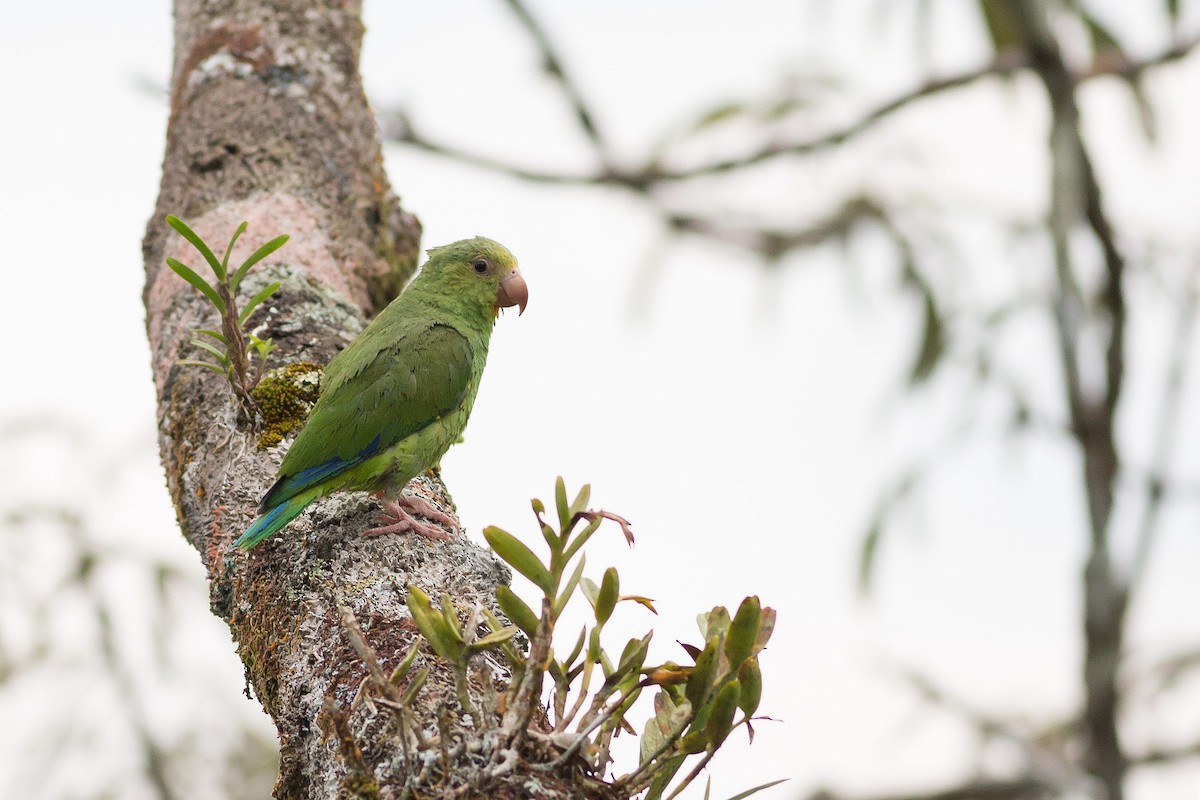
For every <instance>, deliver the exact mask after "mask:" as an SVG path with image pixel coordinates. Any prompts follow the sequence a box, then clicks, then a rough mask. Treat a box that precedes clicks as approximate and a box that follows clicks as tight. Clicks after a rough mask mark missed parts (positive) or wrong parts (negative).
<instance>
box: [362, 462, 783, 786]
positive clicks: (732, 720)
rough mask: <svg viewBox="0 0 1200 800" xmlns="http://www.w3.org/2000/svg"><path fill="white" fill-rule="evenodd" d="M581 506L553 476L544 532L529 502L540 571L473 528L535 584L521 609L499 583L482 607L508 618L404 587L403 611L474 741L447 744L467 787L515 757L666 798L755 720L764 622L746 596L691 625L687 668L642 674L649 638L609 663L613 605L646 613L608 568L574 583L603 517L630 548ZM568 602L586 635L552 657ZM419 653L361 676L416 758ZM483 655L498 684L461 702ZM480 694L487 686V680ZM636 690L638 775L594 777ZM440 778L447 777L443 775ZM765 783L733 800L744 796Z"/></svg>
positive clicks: (583, 497) (767, 618)
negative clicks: (500, 671)
mask: <svg viewBox="0 0 1200 800" xmlns="http://www.w3.org/2000/svg"><path fill="white" fill-rule="evenodd" d="M589 497H590V488H589V487H588V486H586V485H585V486H584V487H583V488H582V489H581V491H580V492H579V494H578V495H577V496H576V498H575V500H574V501H573V502H568V500H567V494H566V488H565V485H564V483H563V481H562V479H561V478H559V480H558V483H557V485H556V487H555V499H556V503H555V505H556V511H557V515H556V516H557V519H556V520H554V522H557V523H558V524H557V525H553V524H551V523H550V522H547V521H546V519H545V514H546V509H545V506H544V504H543V503H542V502H541V501H540V500H536V499H535V500H533V511H534V514H535V516H536V518H537V523H538V527H539V528H540V529H541V533H542V537H543V538H544V539H545V541H546V544H547V545H548V546H549V550H550V557H549V559H547V560H543V559H542V558H540V557H538V556H537V555H536V554H535V553H534V552H533V550H531V549H530V548H529V547H528V546H526V545H525V544H524V543H522V542H521V541H520V540H518V539H517V538H516V537H515V536H513V535H512V534H510V533H508V532H506V531H503V530H501V529H500V528H497V527H489V528H486V529H485V530H484V538H486V539H487V541H488V544H490V545H491V546H492V549H493V550H494V551H495V552H496V554H497V555H498V556H499V557H500V558H501V559H503V560H504V561H505V562H506V563H507V564H508V565H509V566H510V567H512V568H513V569H514V570H515V571H517V572H519V573H521V574H522V575H524V576H525V577H526V578H528V579H529V580H530V581H531V582H532V583H533V584H534V585H535V586H537V588H538V590H539V591H540V594H541V595H542V597H541V599H540V602H538V603H536V604H533V605H530V604H527V603H526V602H525V601H524V600H522V599H520V598H519V597H517V595H516V594H515V593H514V592H513V591H511V590H510V589H509V588H508V587H506V586H501V587H499V588H498V589H497V591H496V604H497V606H498V608H499V610H500V611H501V612H503V614H504V616H505V617H507V618H508V619H507V620H504V619H502V618H500V617H499V616H498V615H497V614H495V613H493V612H492V611H491V610H489V609H488V608H484V607H479V606H476V607H475V608H470V609H466V608H458V607H456V605H455V603H454V602H453V600H452V599H451V598H450V597H449V596H448V595H446V596H443V597H442V598H441V603H440V608H439V607H435V606H434V605H433V600H432V598H430V597H429V596H428V595H427V594H426V593H425V592H423V591H422V590H421V589H420V588H418V587H416V586H409V587H408V593H407V605H408V609H409V612H410V613H411V614H412V618H413V622H415V623H416V626H417V628H418V629H419V631H420V633H421V635H422V638H423V639H424V640H425V641H426V642H427V643H428V645H429V648H430V649H431V650H432V651H433V654H435V655H436V657H437V660H440V661H442V662H444V663H446V664H447V665H448V666H449V667H450V669H451V671H452V673H453V676H454V685H455V690H456V694H457V697H458V700H459V704H460V705H461V707H462V709H463V710H464V711H465V712H466V714H467V716H468V718H469V719H470V720H472V721H473V724H474V727H475V731H474V737H475V739H476V742H475V744H468V743H467V742H458V743H456V744H455V745H454V747H455V748H464V747H465V748H466V749H467V750H469V751H471V752H479V753H486V754H489V756H488V757H487V758H486V759H485V760H486V762H487V763H486V764H481V765H480V768H479V771H478V774H477V775H475V776H473V778H472V781H471V782H472V783H473V785H475V786H486V785H488V784H489V782H490V781H491V780H495V778H496V777H498V776H499V775H501V774H502V773H503V772H504V771H505V770H507V769H508V768H509V767H511V762H512V759H513V758H515V757H516V754H520V757H521V758H522V759H524V760H525V761H526V762H527V763H528V764H529V765H530V768H531V769H532V770H534V771H535V772H555V773H559V774H560V775H569V774H577V775H578V774H586V775H588V776H590V777H589V778H588V780H589V781H593V782H595V781H599V782H601V783H604V784H606V786H607V791H608V792H609V795H608V796H611V797H621V798H632V797H635V796H639V795H642V793H643V792H644V793H645V795H644V800H663V799H664V798H666V800H670V798H674V797H676V796H677V795H679V793H680V792H682V791H683V790H684V789H685V788H686V787H687V786H688V785H689V784H690V783H692V781H693V780H694V779H695V778H696V777H698V776H699V774H700V773H701V772H702V771H703V770H704V769H705V768H706V767H707V766H708V763H709V761H710V760H711V759H712V757H713V756H714V754H715V753H716V752H717V750H718V749H719V748H720V747H721V745H722V744H723V743H724V742H725V740H726V739H727V738H728V736H729V734H730V733H731V732H732V731H734V730H736V729H737V728H739V727H744V728H745V729H746V732H747V733H748V734H749V735H750V737H751V739H753V735H754V729H753V726H752V721H753V720H755V719H765V718H764V717H758V716H755V715H756V712H757V710H758V704H759V699H760V697H761V695H762V674H761V672H760V670H759V664H758V655H759V653H760V652H761V651H762V650H763V649H764V648H765V647H766V645H767V642H768V640H769V639H770V637H771V633H772V631H773V629H774V627H775V611H774V610H773V609H771V608H766V607H763V606H762V605H761V604H760V602H759V600H758V598H757V597H747V598H746V599H745V600H743V601H742V602H741V604H740V605H739V607H738V608H737V610H736V612H735V613H733V614H730V613H729V611H728V610H727V609H726V608H724V607H722V606H717V607H715V608H713V609H712V610H711V611H709V612H706V613H703V614H700V615H699V617H698V623H699V627H700V635H701V638H702V642H701V643H699V644H697V645H690V644H683V645H682V646H683V648H684V651H685V652H686V654H687V656H688V657H689V658H690V659H691V661H692V663H691V664H678V663H674V662H671V661H667V662H664V663H662V664H647V663H646V658H647V654H648V650H649V645H650V640H651V637H652V635H653V631H651V632H650V633H647V634H646V635H645V636H643V637H641V638H635V639H630V640H629V642H628V643H627V644H625V646H624V647H623V648H622V649H621V650H620V652H619V653H618V652H617V651H615V650H609V649H608V646H607V645H606V644H605V643H604V641H603V638H604V637H603V630H604V627H605V624H606V623H607V622H608V621H609V620H610V618H611V617H612V615H613V611H614V610H615V608H616V607H617V606H618V605H619V604H620V603H622V602H629V603H633V604H637V605H640V606H644V607H646V608H648V609H649V610H650V611H652V612H653V611H655V609H654V605H653V603H652V602H651V601H650V600H649V599H647V598H645V597H641V596H638V595H623V594H621V591H620V578H619V576H618V574H617V571H616V569H614V568H611V567H610V568H608V569H607V570H605V572H604V575H603V578H602V579H601V581H600V583H599V584H596V583H594V582H593V581H591V580H589V579H588V578H586V577H584V575H583V572H584V564H585V558H584V554H583V552H582V550H583V547H584V545H585V544H586V543H587V541H588V540H589V539H590V538H591V537H592V535H593V534H594V533H596V531H597V530H598V529H599V527H600V525H601V524H602V523H603V522H604V521H605V520H609V521H612V522H615V523H617V524H618V525H619V526H620V527H621V530H622V532H623V533H624V535H625V538H626V540H627V541H629V542H630V544H632V541H633V534H632V531H631V530H630V525H629V523H628V522H627V521H626V520H625V519H623V518H621V517H619V516H617V515H616V514H612V513H609V512H606V511H594V510H590V509H588V508H587V504H588V500H589ZM577 591H578V592H580V593H582V594H583V596H584V597H585V598H586V599H587V601H588V603H589V604H590V605H591V608H592V616H593V618H594V624H590V625H585V626H584V628H583V629H582V630H581V631H580V632H579V635H578V637H577V638H575V639H574V641H573V644H572V646H571V647H570V650H569V651H558V652H556V650H555V647H554V645H555V644H556V642H555V641H553V638H554V632H555V628H556V626H557V625H558V624H559V622H560V621H561V614H562V611H563V609H564V608H565V607H566V605H567V603H568V601H569V600H570V598H571V597H572V596H573V595H574V594H575V593H576V592H577ZM535 607H537V608H538V609H539V610H537V611H535V610H534V609H535ZM655 613H657V612H655ZM343 616H344V617H348V618H347V619H346V620H344V622H346V624H347V632H348V634H349V635H350V638H351V640H352V642H353V643H354V646H355V649H356V650H358V651H359V653H360V655H362V656H363V658H364V660H365V661H366V662H367V664H368V665H369V666H370V665H372V664H376V663H377V660H376V657H375V655H374V653H373V652H372V651H371V648H370V647H369V646H368V645H367V644H366V643H365V640H364V639H363V638H362V634H361V632H360V631H358V630H357V627H356V626H355V625H354V622H353V615H351V614H349V612H348V610H343ZM518 634H523V638H524V639H525V640H526V641H527V642H528V647H527V648H522V647H518V641H517V638H516V637H517V636H518ZM567 641H568V642H570V641H571V640H570V639H568V640H567ZM419 644H420V643H419V642H418V643H416V644H414V645H413V647H412V648H411V649H410V650H409V651H408V654H407V656H405V657H404V658H403V659H402V660H401V662H400V664H399V666H398V667H397V668H396V669H395V671H394V672H393V673H392V675H391V676H390V678H385V677H384V674H383V673H382V672H381V671H380V668H379V667H378V666H375V667H374V668H372V669H371V670H369V671H370V672H371V673H372V674H373V676H374V677H372V678H369V679H368V680H367V683H370V684H374V688H375V692H374V693H375V694H377V695H378V696H379V699H380V702H381V703H382V705H384V706H385V707H387V708H389V709H391V710H392V711H393V712H394V713H395V714H396V719H397V722H398V724H399V725H400V727H401V729H402V731H403V736H402V739H404V740H405V741H414V742H418V745H417V748H418V750H420V749H421V746H420V744H419V741H420V739H421V736H420V731H419V730H417V728H416V727H414V724H413V719H414V716H415V711H414V708H415V707H414V702H415V701H416V699H417V697H418V695H419V694H420V693H421V690H422V688H423V686H424V685H425V682H426V679H427V678H428V677H429V672H430V664H431V663H432V662H430V661H429V660H428V657H427V658H426V660H425V661H424V664H425V666H422V667H420V668H419V669H417V670H415V671H412V668H413V667H414V666H415V665H416V659H417V657H418V651H420V650H422V649H423V648H421V647H419ZM681 644H682V643H681ZM488 651H491V652H493V653H495V654H497V655H500V656H502V657H503V659H504V661H505V662H507V663H506V667H507V672H508V680H507V682H506V686H505V687H504V688H503V689H500V690H499V691H498V692H497V693H496V694H495V695H492V694H491V693H489V692H484V693H483V695H482V696H479V695H476V696H475V697H472V695H471V692H470V681H469V674H470V672H471V670H472V661H473V660H474V659H475V657H476V656H478V655H480V654H482V653H484V652H488ZM564 652H565V653H567V654H566V655H565V656H564V655H563V653H564ZM483 669H484V670H485V671H486V670H487V669H488V668H487V667H486V666H484V667H483ZM489 674H490V673H489ZM547 682H548V684H549V685H548V686H547V685H546V683H547ZM482 683H483V684H484V685H494V684H492V682H491V680H490V679H488V680H484V681H483V682H482ZM476 685H479V682H476ZM649 687H655V688H656V690H657V692H656V696H655V698H654V710H653V716H652V717H651V718H650V719H649V720H648V721H647V722H646V724H645V725H644V729H643V732H642V736H641V742H640V754H639V759H638V764H637V766H636V767H635V768H634V769H633V770H631V771H628V772H626V773H624V774H621V775H615V776H614V777H612V778H611V779H610V780H605V779H604V775H605V773H606V772H608V769H609V766H610V764H611V763H612V758H611V756H610V746H611V743H612V739H613V737H614V736H615V735H616V734H617V733H619V732H620V731H625V732H626V733H631V734H632V733H634V731H635V730H636V729H635V728H634V727H633V726H632V725H631V724H630V722H629V721H628V720H627V716H628V714H629V712H630V711H631V709H632V707H633V704H634V701H635V700H637V698H638V696H639V695H640V694H641V692H642V691H643V690H644V689H647V688H649ZM689 758H695V759H696V761H695V763H694V765H693V768H692V769H690V770H689V771H688V772H687V773H686V774H685V775H683V776H682V777H681V778H678V779H677V775H678V774H679V772H680V770H681V768H682V767H683V766H684V765H685V763H686V762H687V761H688V759H689ZM445 767H446V770H447V771H449V765H448V764H447V765H445ZM779 782H780V781H772V782H770V783H766V784H763V785H761V786H757V787H754V788H753V789H749V790H747V791H745V792H742V793H740V794H738V795H737V796H736V797H737V798H745V797H749V796H750V795H752V794H754V793H756V792H758V791H759V790H761V789H765V788H767V787H769V786H773V785H775V784H776V783H779ZM413 788H415V787H413ZM705 796H706V797H707V796H708V795H707V793H706V795H705ZM730 800H735V799H734V798H730Z"/></svg>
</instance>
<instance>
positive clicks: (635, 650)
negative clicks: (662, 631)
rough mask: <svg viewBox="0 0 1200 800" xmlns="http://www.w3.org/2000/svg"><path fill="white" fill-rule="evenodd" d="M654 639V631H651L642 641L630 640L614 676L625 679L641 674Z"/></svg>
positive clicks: (622, 652)
mask: <svg viewBox="0 0 1200 800" xmlns="http://www.w3.org/2000/svg"><path fill="white" fill-rule="evenodd" d="M653 637H654V631H650V632H649V633H647V634H646V635H645V636H643V637H642V638H641V639H630V640H629V642H628V643H626V645H625V649H624V650H622V651H621V660H620V661H619V662H617V668H616V669H615V670H613V675H614V676H622V677H623V676H626V675H631V674H633V673H635V672H639V671H640V670H641V668H642V664H643V663H644V662H645V661H646V653H647V652H649V650H650V640H651V639H652V638H653Z"/></svg>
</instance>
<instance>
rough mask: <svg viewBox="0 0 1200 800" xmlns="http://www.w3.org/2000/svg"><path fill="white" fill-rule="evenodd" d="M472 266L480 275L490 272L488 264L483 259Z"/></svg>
mask: <svg viewBox="0 0 1200 800" xmlns="http://www.w3.org/2000/svg"><path fill="white" fill-rule="evenodd" d="M471 266H472V267H474V268H475V271H476V272H478V273H479V274H480V275H482V274H483V273H485V272H487V271H488V262H487V261H486V260H485V259H482V258H481V259H478V260H477V261H475V263H474V264H472V265H471Z"/></svg>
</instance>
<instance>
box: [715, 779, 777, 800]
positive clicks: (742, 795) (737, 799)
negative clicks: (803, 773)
mask: <svg viewBox="0 0 1200 800" xmlns="http://www.w3.org/2000/svg"><path fill="white" fill-rule="evenodd" d="M787 780H788V779H787V778H779V779H778V780H773V781H767V782H766V783H760V784H759V785H758V786H755V787H754V788H753V789H747V790H746V791H744V792H738V793H737V794H735V795H734V796H733V797H730V798H728V800H746V798H747V797H749V796H751V795H754V794H758V793H759V792H761V791H762V790H763V789H770V788H771V787H772V786H778V785H779V784H781V783H786V782H787Z"/></svg>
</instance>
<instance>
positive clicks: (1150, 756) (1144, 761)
mask: <svg viewBox="0 0 1200 800" xmlns="http://www.w3.org/2000/svg"><path fill="white" fill-rule="evenodd" d="M1189 758H1200V742H1192V743H1191V744H1188V745H1184V746H1182V747H1164V748H1161V749H1156V750H1147V751H1146V752H1144V753H1139V754H1137V755H1132V756H1130V757H1129V765H1130V766H1131V767H1153V766H1159V765H1162V764H1173V763H1175V762H1176V761H1183V760H1184V759H1189Z"/></svg>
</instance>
